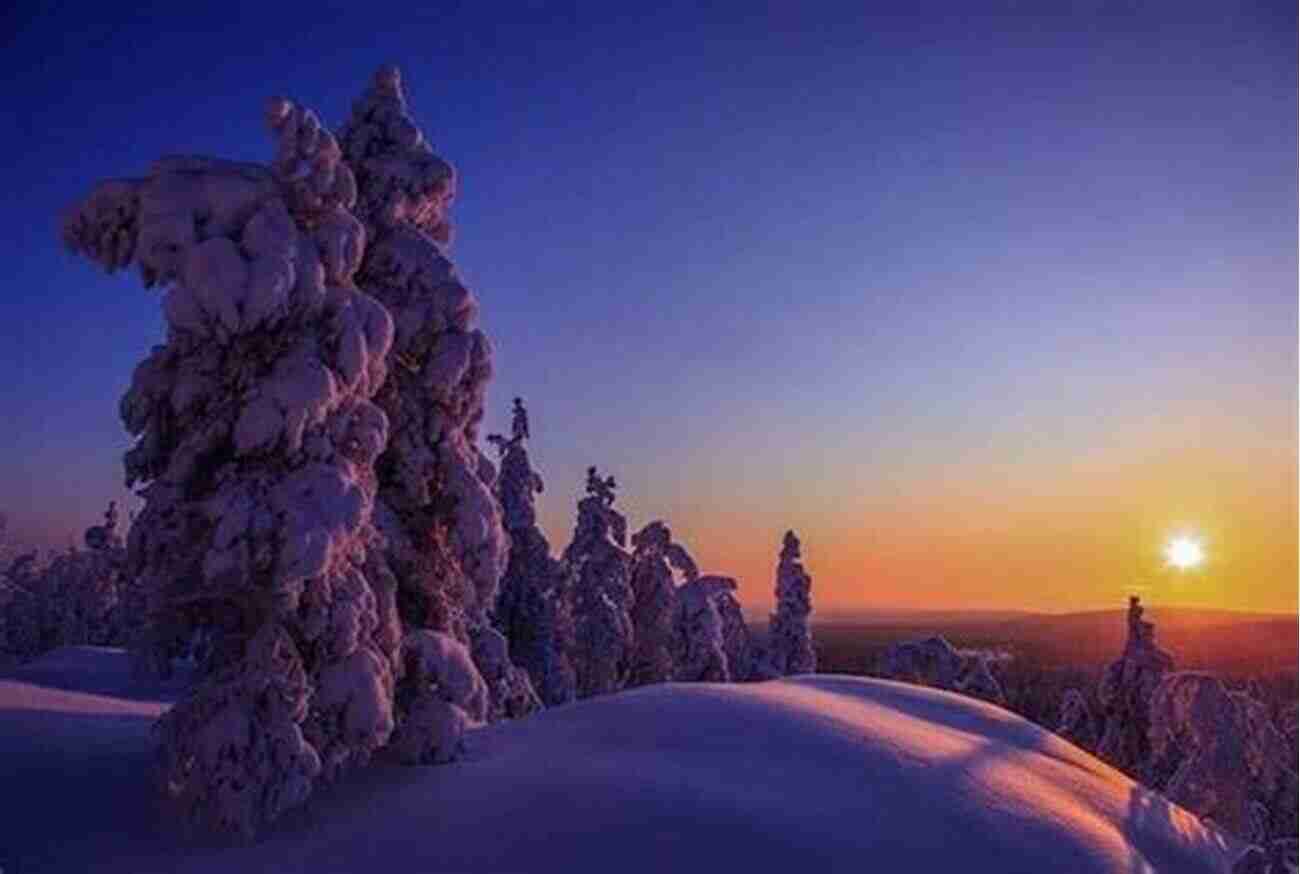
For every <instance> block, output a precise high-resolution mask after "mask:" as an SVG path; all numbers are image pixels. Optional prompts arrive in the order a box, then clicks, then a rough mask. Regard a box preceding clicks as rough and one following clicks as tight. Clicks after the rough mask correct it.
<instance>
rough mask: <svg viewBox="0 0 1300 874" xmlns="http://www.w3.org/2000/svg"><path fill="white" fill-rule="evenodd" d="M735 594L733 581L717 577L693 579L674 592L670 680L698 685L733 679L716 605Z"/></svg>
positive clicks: (723, 627)
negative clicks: (674, 604)
mask: <svg viewBox="0 0 1300 874" xmlns="http://www.w3.org/2000/svg"><path fill="white" fill-rule="evenodd" d="M735 591H736V581H735V580H733V579H731V578H730V577H719V576H702V577H695V578H694V579H692V580H690V581H688V582H686V583H685V584H683V585H682V586H681V587H680V588H679V589H678V590H677V605H676V610H675V611H674V616H673V644H674V645H673V651H674V658H673V661H674V669H673V679H675V680H679V681H685V682H699V683H726V682H728V681H730V680H731V679H732V677H731V670H730V668H729V666H728V664H727V641H726V629H725V626H724V624H723V621H722V611H721V610H720V609H719V604H720V601H721V599H722V597H723V596H724V595H731V594H732V593H733V592H735Z"/></svg>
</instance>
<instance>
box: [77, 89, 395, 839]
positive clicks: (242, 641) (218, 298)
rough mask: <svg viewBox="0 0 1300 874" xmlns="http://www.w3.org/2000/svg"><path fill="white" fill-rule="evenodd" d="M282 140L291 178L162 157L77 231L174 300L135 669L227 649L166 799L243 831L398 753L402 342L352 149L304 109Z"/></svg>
mask: <svg viewBox="0 0 1300 874" xmlns="http://www.w3.org/2000/svg"><path fill="white" fill-rule="evenodd" d="M267 121H268V123H269V125H270V127H271V129H272V131H273V132H274V135H275V137H276V140H277V149H278V151H277V154H276V158H275V160H274V162H273V163H272V164H271V166H269V167H268V166H262V165H255V164H241V163H235V162H230V161H222V160H218V159H212V158H202V157H177V158H164V159H161V160H159V161H157V162H155V163H154V165H153V166H152V167H151V168H150V170H149V172H148V174H147V175H146V176H144V177H141V178H135V179H121V180H114V181H110V182H105V183H101V184H100V185H98V186H97V187H96V188H95V189H94V190H93V191H92V192H91V194H90V195H89V197H87V198H86V199H85V200H84V201H82V202H81V203H80V204H78V205H77V206H76V207H74V208H73V209H72V210H71V211H70V212H69V213H68V215H67V216H66V219H65V222H64V239H65V241H66V242H67V244H68V245H69V247H70V248H71V249H72V250H73V251H75V252H78V253H80V254H83V255H85V256H86V257H88V258H90V259H91V260H93V261H96V262H98V263H99V264H101V265H102V266H104V267H105V268H106V269H107V270H109V271H110V272H112V271H115V270H118V269H121V268H124V267H127V266H128V265H130V264H132V263H135V264H137V265H138V266H139V269H140V274H141V276H142V278H143V280H144V283H145V285H146V286H153V285H155V284H161V285H163V286H164V287H166V288H167V291H166V294H165V296H164V301H163V313H164V316H165V318H166V321H167V338H166V342H164V343H163V344H160V345H158V346H155V347H154V349H153V351H152V352H151V354H150V355H149V356H148V358H146V359H145V360H144V361H143V362H141V364H140V365H139V366H138V367H137V368H136V371H135V375H134V378H133V380H132V384H131V387H130V389H129V391H128V392H127V394H126V396H125V397H124V398H123V400H122V405H121V411H122V419H123V422H124V423H125V425H126V427H127V430H128V431H129V432H130V433H131V434H133V435H134V436H135V437H136V444H135V446H134V447H133V448H132V449H131V450H130V451H129V452H128V453H127V455H126V460H125V462H126V478H127V484H128V485H131V484H134V483H137V482H139V483H144V484H145V485H144V487H143V488H142V489H141V490H140V495H141V496H142V497H143V498H144V502H145V503H144V509H143V511H142V512H141V514H140V517H139V519H138V520H137V522H136V524H134V525H133V526H132V528H131V536H130V542H129V568H128V571H129V572H130V573H132V574H135V575H139V576H140V577H141V578H142V580H143V581H144V585H145V587H146V589H147V591H148V594H149V599H150V603H149V613H150V615H149V626H148V628H149V633H148V636H147V638H146V639H144V640H142V641H140V643H139V645H138V646H137V652H138V653H139V654H140V655H141V656H142V657H143V660H144V662H145V663H146V664H152V665H153V666H155V667H156V668H157V669H159V670H160V671H164V672H165V670H166V666H167V664H168V661H169V657H170V655H171V653H172V650H173V648H174V647H175V645H176V644H177V643H178V642H180V641H183V640H185V639H187V638H188V637H190V636H191V635H192V634H193V633H194V632H195V631H196V630H197V629H199V628H209V629H211V630H212V631H213V633H214V643H213V654H212V669H213V670H212V674H211V676H210V677H208V678H207V679H206V680H205V681H204V682H203V683H201V684H200V685H199V686H198V687H197V688H195V689H194V690H193V691H192V692H191V693H190V695H189V696H188V697H186V698H185V699H183V700H181V701H180V702H178V703H177V704H176V706H175V707H173V708H172V709H171V710H170V711H168V713H167V714H165V715H164V716H163V718H162V720H161V723H160V726H161V731H160V734H161V738H162V753H161V761H162V771H163V784H164V786H165V787H166V789H167V792H168V793H169V794H170V795H171V796H172V797H174V798H175V799H176V800H177V801H178V802H179V803H180V804H181V805H182V806H183V807H185V808H186V809H187V810H188V811H189V812H190V813H192V814H194V815H196V816H198V817H200V818H203V819H206V820H209V821H211V822H214V823H216V824H217V825H219V826H223V827H226V828H230V829H235V830H240V831H245V832H248V831H252V830H254V829H255V828H257V827H258V826H259V825H261V824H262V823H265V822H267V821H269V820H270V819H272V818H274V817H275V816H276V815H278V814H279V813H280V812H282V811H283V810H285V809H287V808H289V807H292V806H294V805H295V804H298V803H301V802H302V801H303V800H304V799H305V798H306V797H307V795H308V794H309V792H310V790H311V786H312V782H313V780H314V779H315V778H316V777H317V776H320V775H323V776H325V777H327V778H328V777H332V776H333V775H335V774H337V773H338V772H339V771H340V770H341V769H342V768H344V767H345V766H346V765H348V764H351V763H355V762H362V761H365V760H366V759H367V758H368V757H369V756H370V754H371V753H372V752H373V751H374V750H375V749H377V748H379V747H380V746H382V745H383V744H384V743H385V742H386V741H387V740H388V736H389V734H390V732H391V731H392V727H393V714H392V688H393V679H394V671H395V670H396V669H397V660H398V648H399V645H400V642H401V633H400V626H399V624H398V621H397V613H396V602H395V600H394V591H393V585H392V580H391V576H389V575H387V574H386V573H384V572H383V570H382V567H381V566H380V563H379V562H378V561H377V560H376V559H377V555H376V554H375V552H374V546H375V544H376V538H375V535H374V529H373V527H372V525H371V516H372V512H373V507H374V499H375V491H376V481H375V475H374V461H375V459H376V458H377V456H378V454H379V452H380V450H382V449H383V447H384V445H385V443H386V441H387V435H388V418H387V416H385V414H384V412H383V410H381V409H379V408H378V407H377V406H375V405H374V404H373V403H371V401H370V398H371V397H372V396H373V395H374V394H375V392H377V391H378V389H379V387H380V386H381V385H382V384H383V382H384V379H385V377H386V374H387V365H386V357H387V353H388V350H389V346H390V344H391V342H392V336H393V322H392V319H391V317H390V316H389V314H388V312H387V310H385V309H384V307H383V306H382V305H381V304H380V303H379V302H377V301H376V300H375V299H374V298H372V297H370V296H368V295H366V294H365V293H363V292H361V291H359V290H358V289H357V288H356V286H355V285H354V283H353V281H352V280H353V275H354V273H355V272H356V270H357V268H358V267H359V265H360V263H361V258H362V256H363V253H364V250H365V242H366V232H365V229H364V228H363V227H362V225H361V223H360V222H358V221H357V220H356V219H355V218H354V217H353V216H352V214H351V213H350V212H349V208H350V207H351V206H352V204H353V202H354V200H355V197H356V185H355V180H354V176H353V173H352V171H351V170H350V169H349V168H348V167H347V165H346V164H344V163H343V162H342V161H341V153H340V149H339V146H338V143H337V141H336V140H335V139H334V137H333V136H332V135H331V134H330V133H329V132H328V131H326V130H324V129H323V128H322V127H321V124H320V122H319V120H318V119H317V117H316V115H315V114H314V113H312V112H311V111H310V110H307V109H304V108H302V107H300V106H297V105H295V104H294V103H292V102H290V101H288V100H285V99H279V98H278V99H274V100H272V101H270V103H269V104H268V106H267Z"/></svg>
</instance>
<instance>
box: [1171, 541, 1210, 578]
mask: <svg viewBox="0 0 1300 874" xmlns="http://www.w3.org/2000/svg"><path fill="white" fill-rule="evenodd" d="M1204 560H1205V550H1204V549H1202V548H1201V544H1200V542H1199V541H1197V540H1196V539H1194V538H1192V537H1175V538H1174V539H1173V540H1171V541H1169V544H1168V545H1167V546H1165V563H1166V564H1170V565H1173V566H1174V567H1176V568H1178V569H1179V570H1180V571H1185V570H1187V569H1188V568H1194V567H1196V566H1197V565H1198V564H1200V563H1201V562H1203V561H1204Z"/></svg>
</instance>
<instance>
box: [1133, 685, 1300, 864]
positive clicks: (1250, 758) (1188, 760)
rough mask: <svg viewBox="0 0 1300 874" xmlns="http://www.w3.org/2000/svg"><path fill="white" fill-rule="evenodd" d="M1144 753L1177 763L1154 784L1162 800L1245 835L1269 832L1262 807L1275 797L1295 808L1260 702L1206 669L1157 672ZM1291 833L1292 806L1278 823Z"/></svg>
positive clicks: (1290, 777) (1281, 750) (1288, 766)
mask: <svg viewBox="0 0 1300 874" xmlns="http://www.w3.org/2000/svg"><path fill="white" fill-rule="evenodd" d="M1148 732H1149V739H1150V744H1151V756H1152V759H1153V760H1154V761H1156V762H1159V761H1161V760H1172V761H1174V762H1176V763H1177V770H1176V771H1175V772H1174V773H1173V776H1172V777H1171V778H1170V779H1169V780H1168V782H1166V783H1164V784H1163V786H1162V787H1161V789H1162V791H1163V793H1164V794H1165V796H1166V797H1168V798H1169V800H1171V801H1173V802H1175V803H1177V804H1179V805H1181V806H1183V807H1185V808H1187V809H1188V810H1190V811H1192V812H1193V813H1196V814H1198V815H1199V816H1202V817H1205V818H1207V819H1211V820H1213V821H1214V822H1215V823H1216V824H1218V825H1219V826H1221V827H1222V828H1224V829H1226V830H1227V831H1229V832H1230V833H1232V834H1233V835H1235V836H1237V837H1239V838H1242V839H1244V840H1247V841H1253V842H1263V841H1264V840H1265V839H1266V838H1268V837H1271V836H1273V835H1271V834H1270V832H1272V831H1273V829H1272V828H1271V826H1272V825H1273V824H1272V823H1271V822H1270V808H1271V807H1272V806H1273V805H1274V803H1275V802H1276V801H1277V800H1278V796H1279V795H1282V796H1289V798H1286V799H1285V800H1284V802H1283V803H1284V805H1288V804H1289V807H1290V808H1291V810H1292V811H1294V809H1295V792H1296V779H1295V770H1294V763H1293V761H1292V760H1291V759H1290V757H1289V752H1288V750H1287V744H1286V740H1285V739H1284V738H1283V736H1282V734H1281V733H1280V732H1279V731H1278V730H1277V728H1276V727H1275V726H1274V725H1273V723H1272V721H1271V720H1270V719H1269V715H1268V708H1267V707H1266V706H1265V705H1264V704H1262V703H1261V702H1259V701H1257V700H1255V699H1254V698H1251V697H1250V695H1249V694H1247V693H1245V692H1229V691H1228V690H1227V689H1226V688H1225V687H1224V685H1223V683H1222V682H1220V681H1219V680H1218V679H1217V678H1215V677H1212V676H1210V675H1208V674H1202V673H1196V672H1192V671H1180V672H1177V673H1171V674H1169V675H1167V676H1165V677H1164V678H1163V679H1162V680H1161V681H1160V683H1159V685H1158V686H1157V687H1156V688H1155V690H1154V692H1153V694H1152V697H1151V708H1150V724H1149V728H1148ZM1283 827H1284V828H1285V829H1286V831H1285V832H1283V834H1284V835H1285V836H1291V837H1293V836H1294V834H1295V816H1294V812H1293V813H1292V815H1291V817H1290V821H1289V822H1287V823H1285V824H1284V826H1283Z"/></svg>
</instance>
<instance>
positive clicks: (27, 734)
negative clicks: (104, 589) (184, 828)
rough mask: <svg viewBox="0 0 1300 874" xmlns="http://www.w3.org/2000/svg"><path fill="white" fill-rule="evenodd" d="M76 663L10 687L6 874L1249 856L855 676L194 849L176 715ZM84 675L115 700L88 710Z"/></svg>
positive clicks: (1038, 750)
mask: <svg viewBox="0 0 1300 874" xmlns="http://www.w3.org/2000/svg"><path fill="white" fill-rule="evenodd" d="M435 634H437V633H436V632H420V635H421V638H422V642H421V643H420V644H418V645H413V646H412V647H411V648H410V653H411V657H412V658H416V657H420V658H422V657H423V656H424V655H425V654H427V653H428V651H429V650H439V649H441V650H443V652H442V653H441V654H439V655H436V656H434V657H433V658H431V659H430V661H429V663H428V667H429V670H428V672H427V674H425V679H426V680H427V681H428V683H429V684H430V686H429V687H428V688H432V687H433V684H436V686H437V689H438V691H437V692H436V693H434V698H436V700H439V701H442V702H444V703H445V704H447V705H448V707H447V708H445V709H442V708H431V711H430V712H431V716H430V719H431V721H433V722H435V724H438V725H442V726H447V729H448V732H449V735H448V736H454V733H455V730H456V726H455V720H456V719H458V718H459V717H457V716H455V715H451V716H448V714H454V713H455V711H454V710H452V708H453V707H456V708H459V707H461V706H462V705H464V706H466V707H469V708H471V709H472V708H479V712H482V710H481V708H484V707H486V690H485V688H484V687H483V686H481V685H477V684H475V682H474V678H473V676H474V675H473V671H472V665H471V664H470V663H469V662H468V660H467V659H466V654H465V653H464V652H463V651H460V652H456V650H457V649H458V648H459V647H460V644H459V643H458V642H457V641H454V640H452V639H450V638H449V637H446V636H442V637H431V635H435ZM426 647H427V649H426ZM417 653H419V655H417ZM453 653H454V655H453ZM68 655H69V654H68V653H67V651H60V652H59V653H56V654H52V656H53V658H52V659H51V660H50V661H49V662H48V663H47V662H45V661H44V660H42V662H40V663H36V664H34V665H32V666H30V668H29V669H27V670H24V671H22V672H20V673H19V674H16V675H14V676H12V677H10V678H5V679H0V773H4V774H5V775H6V780H7V783H6V788H7V789H9V790H10V791H11V792H13V793H15V794H17V795H19V796H21V797H22V799H23V803H22V804H18V805H12V807H13V808H14V809H13V810H10V811H8V812H7V814H6V825H7V827H8V831H7V833H6V839H5V841H4V842H3V844H0V865H4V867H5V868H6V869H7V870H8V869H12V870H15V871H37V870H40V871H51V872H57V871H85V870H94V871H103V872H106V874H118V872H132V874H136V872H145V871H171V872H177V874H198V872H205V874H206V872H212V874H215V872H230V871H277V872H281V874H298V872H302V874H306V872H321V871H331V872H332V871H366V870H375V869H380V870H382V869H385V868H394V867H404V868H408V869H410V870H420V871H557V872H558V871H588V870H598V869H600V868H601V867H602V866H605V867H607V866H608V865H609V860H610V859H611V858H617V859H619V868H620V870H623V871H627V872H641V871H647V872H650V871H656V872H658V871H674V870H681V871H688V870H698V868H699V867H700V865H701V860H705V861H708V860H713V859H716V858H718V857H719V855H720V856H721V857H722V858H725V859H726V862H727V865H728V866H731V868H733V869H734V870H742V871H783V870H819V871H842V870H843V871H851V870H855V869H860V868H862V863H863V860H864V859H865V860H870V866H871V867H874V868H875V869H878V870H885V871H918V872H921V871H927V872H928V871H963V872H996V874H1042V872H1045V871H1048V872H1069V874H1151V872H1160V874H1166V872H1170V874H1174V872H1176V874H1224V872H1227V871H1229V870H1230V867H1231V862H1232V861H1233V860H1235V859H1236V857H1237V856H1239V855H1240V854H1241V848H1240V846H1239V845H1238V844H1237V843H1236V842H1234V841H1232V840H1231V839H1228V838H1225V837H1224V836H1223V835H1221V834H1220V833H1219V832H1217V831H1216V830H1214V829H1211V828H1209V827H1207V826H1205V825H1203V824H1202V823H1201V822H1200V821H1199V820H1198V819H1197V818H1196V817H1195V816H1193V815H1192V814H1190V813H1188V812H1187V811H1185V810H1183V809H1182V808H1180V807H1178V806H1176V805H1174V804H1171V803H1169V802H1168V801H1166V800H1165V799H1163V798H1161V797H1160V796H1158V795H1156V794H1155V793H1152V792H1150V791H1148V790H1146V789H1144V788H1143V787H1141V786H1139V785H1137V784H1136V783H1134V782H1133V781H1132V780H1131V779H1129V778H1128V777H1126V776H1124V775H1123V774H1121V773H1119V772H1118V771H1116V770H1115V769H1113V768H1111V767H1109V766H1107V765H1105V764H1104V763H1102V762H1100V761H1098V760H1097V759H1095V758H1094V757H1093V756H1091V755H1089V754H1088V753H1085V752H1083V751H1082V750H1080V749H1078V748H1077V747H1075V746H1073V745H1072V744H1069V743H1067V742H1066V741H1064V740H1062V739H1061V738H1058V737H1055V736H1054V735H1052V734H1051V733H1049V732H1047V731H1045V730H1043V729H1041V728H1039V727H1037V726H1034V725H1032V724H1030V723H1028V722H1026V721H1025V720H1023V719H1020V718H1019V717H1016V716H1014V715H1012V714H1009V713H1007V712H1006V711H1004V710H1001V709H1000V708H997V707H994V706H991V705H988V704H986V703H984V702H981V701H978V700H976V699H973V698H970V697H968V696H963V695H955V694H952V693H947V692H942V691H939V690H935V689H925V688H919V687H915V686H909V685H905V684H901V683H893V682H888V681H883V680H867V679H861V678H856V677H832V676H817V677H807V676H805V677H800V678H791V679H784V680H777V681H773V682H766V683H749V684H725V685H719V684H708V683H689V684H676V683H661V684H656V685H652V686H645V687H641V688H637V689H633V690H628V691H626V692H624V693H623V694H620V695H612V696H603V697H599V698H594V699H590V700H587V701H580V702H577V703H575V704H572V705H570V706H567V707H560V708H554V709H549V710H546V711H543V712H542V713H540V714H536V715H534V716H532V717H530V718H528V719H525V720H516V721H504V722H500V723H496V724H492V725H488V726H484V727H480V728H469V729H468V730H466V731H465V733H464V734H463V735H462V737H461V742H462V743H463V744H464V745H465V746H466V747H467V755H466V756H465V757H464V758H463V759H462V760H461V761H459V762H457V763H456V765H455V766H454V767H450V768H388V767H383V766H380V767H375V768H372V769H370V770H369V771H368V772H367V773H366V774H365V775H358V778H356V779H354V780H353V781H352V782H350V783H349V784H348V785H346V786H345V787H341V788H343V789H346V790H347V791H338V792H332V793H329V794H327V795H324V796H322V797H320V798H318V799H316V803H315V804H314V805H313V809H312V811H311V817H310V820H307V819H297V818H294V819H291V820H290V821H287V822H284V823H282V824H281V825H279V826H277V827H275V828H273V829H272V830H270V831H269V832H268V833H267V834H266V835H265V836H264V838H263V839H262V840H260V841H259V842H257V843H252V844H239V843H236V844H227V845H221V844H213V843H211V842H209V843H206V844H204V845H200V846H194V845H192V844H186V843H182V841H181V839H180V838H178V837H177V836H175V835H174V834H171V833H169V832H168V830H165V829H162V830H160V829H158V828H157V824H156V820H155V819H154V818H153V817H152V816H151V814H150V812H149V809H148V805H147V804H146V803H143V802H144V799H142V798H138V797H137V796H138V792H137V791H136V790H135V789H134V788H133V787H134V786H135V784H136V782H137V781H138V775H136V774H135V773H133V766H135V765H136V763H138V762H140V761H142V760H143V759H144V758H145V757H147V755H148V749H149V738H148V732H147V726H148V719H150V718H152V716H153V715H155V714H157V713H158V712H159V711H160V710H162V709H164V708H165V706H166V705H165V704H164V703H161V702H153V701H139V700H129V699H124V698H120V697H116V696H115V694H114V693H113V691H112V683H111V677H110V676H109V674H111V673H112V672H111V671H108V670H102V669H100V668H98V667H96V666H97V665H101V664H102V663H103V660H104V659H105V658H106V657H108V658H111V657H113V656H114V655H115V654H114V653H112V651H105V650H100V651H93V652H87V653H81V654H80V655H85V656H87V657H88V658H76V659H71V658H68V657H67V656H68ZM87 662H89V664H87ZM73 668H76V669H77V671H74V670H72V669H73ZM82 668H86V669H89V671H90V672H89V674H87V675H86V676H93V677H96V678H97V679H98V680H99V682H98V684H97V686H96V688H98V689H99V690H100V692H99V694H88V693H85V692H80V691H76V689H77V688H78V687H79V685H80V684H81V683H82V678H81V676H80V675H79V673H78V672H79V671H80V670H81V669H82ZM418 674H420V669H415V668H413V669H412V670H410V671H408V672H407V676H414V675H418ZM52 681H57V682H58V684H59V685H58V687H55V686H52V685H48V684H49V683H50V682H52ZM430 700H434V699H430ZM453 702H460V703H453ZM434 713H441V714H442V717H439V716H435V715H433V714H434ZM443 717H446V721H438V720H440V719H442V718H443ZM421 736H422V737H425V738H429V737H436V736H437V735H436V733H434V732H427V733H422V735H421ZM429 749H430V751H431V754H432V750H433V749H436V748H432V747H431V748H429ZM70 764H71V765H73V766H72V767H69V765H70ZM123 764H125V767H124V766H123ZM126 799H129V800H130V802H131V803H124V800H126ZM792 799H798V802H799V803H792ZM575 811H580V812H581V815H580V816H575ZM629 849H632V850H634V851H633V852H629Z"/></svg>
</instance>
